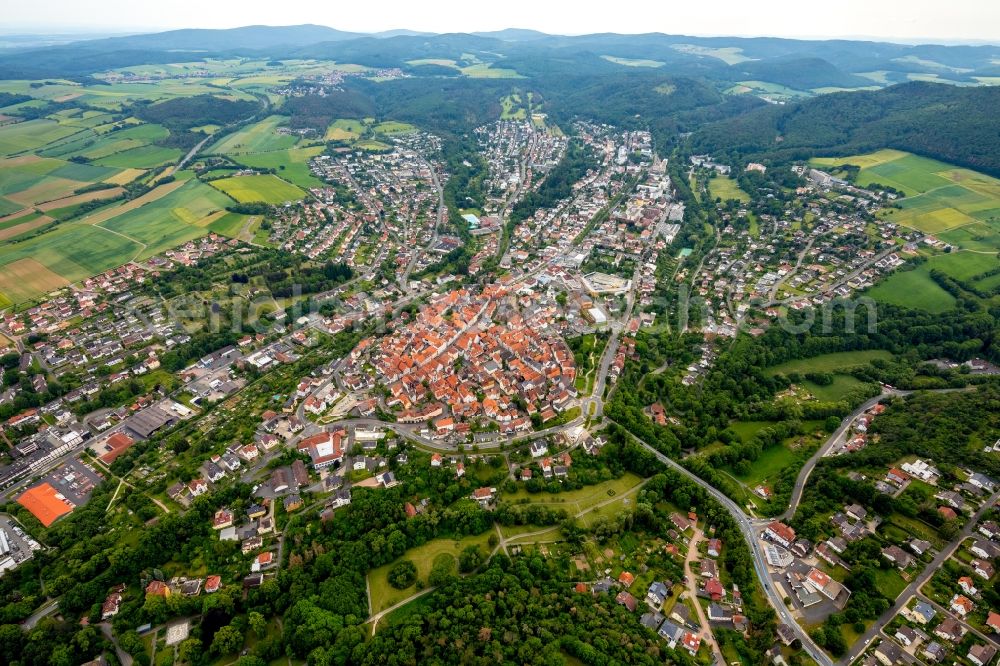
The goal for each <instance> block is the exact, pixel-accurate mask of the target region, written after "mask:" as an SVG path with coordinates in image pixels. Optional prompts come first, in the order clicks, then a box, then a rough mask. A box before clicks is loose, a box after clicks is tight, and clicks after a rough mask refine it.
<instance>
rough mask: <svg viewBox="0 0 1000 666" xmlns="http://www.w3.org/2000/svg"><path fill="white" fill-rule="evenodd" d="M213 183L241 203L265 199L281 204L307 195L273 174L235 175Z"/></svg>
mask: <svg viewBox="0 0 1000 666" xmlns="http://www.w3.org/2000/svg"><path fill="white" fill-rule="evenodd" d="M211 184H212V186H213V187H215V188H217V189H219V190H221V191H222V192H225V193H226V194H228V195H229V196H231V197H232V198H234V199H236V200H237V201H239V202H240V203H250V202H255V201H263V202H264V203H269V204H280V203H285V202H286V201H298V200H299V199H302V197H303V196H304V195H305V193H304V192H303V191H302V190H301V189H299V188H297V187H295V186H294V185H292V184H291V183H289V182H286V181H284V180H281V179H280V178H278V177H277V176H274V175H272V174H266V175H254V176H234V177H233V178H222V179H220V180H213V181H212V183H211Z"/></svg>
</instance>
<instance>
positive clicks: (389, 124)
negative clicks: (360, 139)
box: [372, 120, 417, 136]
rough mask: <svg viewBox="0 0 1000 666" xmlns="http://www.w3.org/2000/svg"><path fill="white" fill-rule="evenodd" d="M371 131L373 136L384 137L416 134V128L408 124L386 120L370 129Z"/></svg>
mask: <svg viewBox="0 0 1000 666" xmlns="http://www.w3.org/2000/svg"><path fill="white" fill-rule="evenodd" d="M372 131H373V132H375V134H382V135H384V136H395V135H397V134H411V133H413V132H416V131H417V128H416V127H414V126H413V125H411V124H410V123H401V122H399V121H398V120H386V121H385V122H381V123H379V124H378V125H375V126H374V127H372Z"/></svg>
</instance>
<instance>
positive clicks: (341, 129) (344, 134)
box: [326, 118, 365, 141]
mask: <svg viewBox="0 0 1000 666" xmlns="http://www.w3.org/2000/svg"><path fill="white" fill-rule="evenodd" d="M364 133H365V125H364V123H362V122H361V121H360V120H356V119H353V118H338V119H337V120H334V121H333V122H332V123H330V126H329V127H327V128H326V140H327V141H354V140H355V139H358V138H360V137H361V135H362V134H364Z"/></svg>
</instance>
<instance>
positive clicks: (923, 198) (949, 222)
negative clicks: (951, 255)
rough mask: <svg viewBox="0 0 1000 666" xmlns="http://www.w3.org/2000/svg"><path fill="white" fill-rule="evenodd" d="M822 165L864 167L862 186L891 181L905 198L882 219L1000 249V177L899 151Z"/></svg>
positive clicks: (982, 247)
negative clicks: (897, 207) (898, 207)
mask: <svg viewBox="0 0 1000 666" xmlns="http://www.w3.org/2000/svg"><path fill="white" fill-rule="evenodd" d="M811 162H812V163H813V164H814V165H816V166H818V167H821V168H829V169H836V167H838V166H841V165H844V164H853V165H855V166H859V167H861V171H860V172H859V173H858V176H857V182H858V184H859V185H862V186H868V185H872V184H880V185H887V186H889V187H893V188H895V189H897V190H899V191H901V192H904V193H906V197H905V198H903V199H901V200H900V201H899V206H900V209H899V210H895V209H891V208H888V209H885V210H884V211H883V213H882V218H883V219H885V220H888V221H892V222H896V223H898V224H901V225H903V226H907V227H910V228H912V229H917V230H918V231H922V232H924V233H927V234H934V235H937V236H939V237H941V239H942V240H945V241H946V242H948V243H952V244H955V245H957V246H959V247H961V248H966V249H973V250H981V251H983V250H985V251H997V250H1000V180H997V179H996V178H992V177H990V176H987V175H985V174H981V173H978V172H976V171H972V170H969V169H961V168H958V167H955V166H952V165H950V164H945V163H944V162H939V161H937V160H932V159H929V158H926V157H920V156H918V155H911V154H909V153H905V152H902V151H898V150H880V151H878V152H875V153H869V154H867V155H851V156H849V157H834V158H816V159H814V160H812V161H811Z"/></svg>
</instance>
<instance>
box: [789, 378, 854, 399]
mask: <svg viewBox="0 0 1000 666" xmlns="http://www.w3.org/2000/svg"><path fill="white" fill-rule="evenodd" d="M802 386H803V387H805V388H806V389H808V391H809V392H810V393H812V394H813V395H814V396H816V399H817V400H820V401H821V402H837V401H839V400H844V399H845V398H846V397H847V396H848V395H849V394H850V393H851V392H853V391H855V390H857V389H859V388H861V387H862V386H864V382H862V381H861V380H860V379H857V378H855V377H852V376H851V375H841V374H835V375H834V376H833V383H832V384H830V385H829V386H820V385H819V384H814V383H813V382H810V381H805V382H802Z"/></svg>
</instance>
